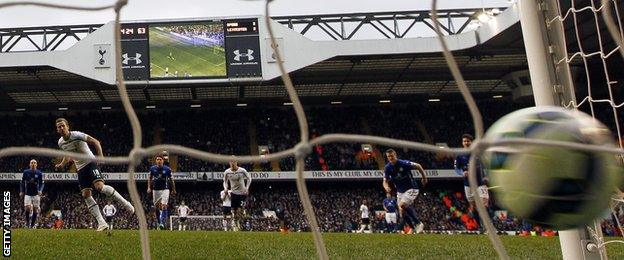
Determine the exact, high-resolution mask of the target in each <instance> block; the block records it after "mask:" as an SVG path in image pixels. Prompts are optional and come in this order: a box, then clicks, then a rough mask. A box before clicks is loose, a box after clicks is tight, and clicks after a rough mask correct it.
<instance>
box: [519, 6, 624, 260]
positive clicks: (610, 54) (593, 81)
mask: <svg viewBox="0 0 624 260" xmlns="http://www.w3.org/2000/svg"><path fill="white" fill-rule="evenodd" d="M537 2H538V3H540V9H541V11H542V12H543V13H544V16H545V17H544V18H545V21H546V35H547V41H548V43H547V46H546V47H547V48H548V49H549V52H550V53H551V55H552V57H551V58H552V61H553V67H554V69H553V72H554V74H555V75H554V77H555V80H554V82H555V83H556V84H558V85H555V88H554V91H553V95H555V96H556V97H558V101H559V102H560V105H561V106H564V107H567V108H569V109H578V110H581V111H583V112H586V113H588V114H590V115H591V116H592V117H593V118H595V119H598V120H599V121H601V122H603V123H604V124H605V125H606V126H607V127H609V129H611V131H612V133H613V134H614V136H613V138H614V139H615V140H617V144H618V145H619V148H620V149H622V148H623V145H624V139H622V129H621V126H622V120H623V118H622V114H621V111H620V110H619V109H620V108H621V107H622V105H624V103H623V102H624V89H623V87H624V78H623V74H622V73H621V72H620V71H621V68H622V66H623V64H624V60H623V57H624V50H622V46H621V45H620V44H621V42H622V39H624V31H623V30H622V22H623V21H622V17H621V14H624V13H623V12H624V9H623V4H622V2H621V1H615V0H603V1H601V0H596V1H594V0H581V1H578V0H555V1H537ZM521 4H522V2H521ZM609 13H610V14H611V15H610V16H611V18H610V17H609V16H608V14H609ZM609 22H613V24H612V25H611V28H608V27H609V26H608V23H609ZM610 30H611V32H610ZM618 42H619V43H620V44H618ZM527 51H529V50H528V49H527ZM557 87H559V88H557ZM619 156H620V157H621V156H622V154H620V155H619ZM620 202H621V197H620V198H618V197H614V201H613V203H612V214H611V215H608V214H607V215H606V216H604V217H603V218H601V219H598V220H596V222H595V224H594V225H592V226H588V227H587V229H586V230H582V231H581V233H583V232H587V233H586V234H588V237H586V239H588V240H592V241H593V242H595V243H596V248H595V249H596V250H594V252H596V253H597V254H599V256H598V255H594V256H591V257H589V258H596V257H599V258H602V259H605V258H606V257H607V255H606V250H604V245H606V244H607V243H609V242H605V241H604V239H603V232H604V233H606V235H610V236H618V235H619V236H621V235H622V227H621V225H620V223H621V220H622V219H621V216H622V214H621V213H622V208H621V205H620V204H621V203H620ZM581 239H583V237H582V235H581ZM569 242H570V241H568V242H566V243H569ZM562 249H563V256H564V258H566V257H573V256H574V255H575V254H576V256H578V250H577V249H570V248H567V246H566V244H565V243H564V240H563V239H562ZM568 249H569V250H570V251H576V252H577V253H573V252H566V250H568ZM590 251H591V250H590ZM583 257H585V258H588V255H587V254H586V252H585V251H583Z"/></svg>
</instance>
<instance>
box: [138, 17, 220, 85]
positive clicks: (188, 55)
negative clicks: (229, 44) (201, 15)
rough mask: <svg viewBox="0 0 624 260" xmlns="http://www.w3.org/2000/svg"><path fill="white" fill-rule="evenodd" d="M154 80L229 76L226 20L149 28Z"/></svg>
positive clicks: (151, 65)
mask: <svg viewBox="0 0 624 260" xmlns="http://www.w3.org/2000/svg"><path fill="white" fill-rule="evenodd" d="M149 56H150V78H153V79H168V78H171V79H183V78H212V77H226V76H227V72H226V62H225V59H226V55H225V34H224V30H223V22H222V21H206V22H188V23H166V24H150V25H149Z"/></svg>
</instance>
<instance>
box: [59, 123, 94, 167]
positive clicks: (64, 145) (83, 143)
mask: <svg viewBox="0 0 624 260" xmlns="http://www.w3.org/2000/svg"><path fill="white" fill-rule="evenodd" d="M87 136H88V135H87V134H85V133H83V132H80V131H70V132H69V138H68V139H67V140H65V138H63V137H62V136H61V138H59V140H58V146H59V148H61V150H63V151H67V152H74V153H82V154H86V155H88V156H89V157H93V158H95V155H93V152H91V149H90V148H89V145H88V144H87ZM74 162H75V163H76V169H77V170H80V169H82V168H83V167H85V165H87V164H89V163H90V162H91V161H89V160H79V159H74Z"/></svg>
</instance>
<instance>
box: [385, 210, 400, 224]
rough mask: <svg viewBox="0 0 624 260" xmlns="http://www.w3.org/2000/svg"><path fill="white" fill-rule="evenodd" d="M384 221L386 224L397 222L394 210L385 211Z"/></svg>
mask: <svg viewBox="0 0 624 260" xmlns="http://www.w3.org/2000/svg"><path fill="white" fill-rule="evenodd" d="M386 223H388V224H391V223H392V224H396V223H397V217H396V212H386Z"/></svg>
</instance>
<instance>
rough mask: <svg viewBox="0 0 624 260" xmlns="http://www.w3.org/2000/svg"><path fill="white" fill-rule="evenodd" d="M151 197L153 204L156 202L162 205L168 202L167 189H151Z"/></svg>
mask: <svg viewBox="0 0 624 260" xmlns="http://www.w3.org/2000/svg"><path fill="white" fill-rule="evenodd" d="M152 198H153V202H154V205H156V204H158V202H160V204H163V205H164V204H169V190H168V189H165V190H154V191H152Z"/></svg>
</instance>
